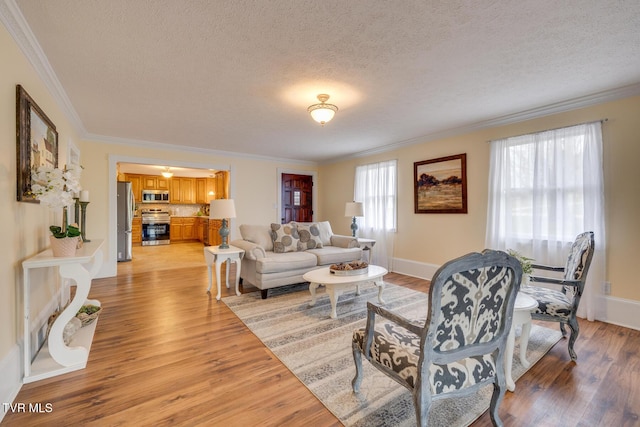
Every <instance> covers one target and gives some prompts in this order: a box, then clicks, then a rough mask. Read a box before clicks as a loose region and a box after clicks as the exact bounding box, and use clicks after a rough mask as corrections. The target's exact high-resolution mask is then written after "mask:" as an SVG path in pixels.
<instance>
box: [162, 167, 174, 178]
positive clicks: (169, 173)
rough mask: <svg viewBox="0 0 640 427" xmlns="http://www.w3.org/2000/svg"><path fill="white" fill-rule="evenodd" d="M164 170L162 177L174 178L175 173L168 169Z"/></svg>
mask: <svg viewBox="0 0 640 427" xmlns="http://www.w3.org/2000/svg"><path fill="white" fill-rule="evenodd" d="M164 169H165V170H164V171H162V176H164V177H165V178H171V177H172V176H173V172H170V171H169V168H168V167H166V168H164Z"/></svg>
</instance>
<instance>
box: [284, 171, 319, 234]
mask: <svg viewBox="0 0 640 427" xmlns="http://www.w3.org/2000/svg"><path fill="white" fill-rule="evenodd" d="M281 208H282V218H280V221H281V222H282V224H286V223H288V222H290V221H298V222H311V221H313V177H312V176H311V175H295V174H288V173H283V174H282V207H281Z"/></svg>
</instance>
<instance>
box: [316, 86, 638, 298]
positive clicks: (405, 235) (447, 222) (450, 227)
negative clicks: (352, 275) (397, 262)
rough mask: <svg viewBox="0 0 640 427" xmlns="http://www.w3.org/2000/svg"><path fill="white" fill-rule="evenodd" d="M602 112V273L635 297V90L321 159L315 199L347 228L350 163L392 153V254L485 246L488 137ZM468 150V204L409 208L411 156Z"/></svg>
mask: <svg viewBox="0 0 640 427" xmlns="http://www.w3.org/2000/svg"><path fill="white" fill-rule="evenodd" d="M601 118H608V121H607V122H606V123H604V125H603V139H604V175H605V199H606V215H607V219H606V228H607V251H608V252H607V267H606V268H607V278H608V281H610V282H611V283H612V294H611V295H612V296H613V297H619V298H624V299H630V300H634V301H640V286H638V285H637V283H638V280H637V274H636V272H635V268H634V263H635V262H636V260H635V258H636V256H637V254H638V241H640V220H639V219H638V218H640V191H638V183H640V168H639V167H638V166H637V162H638V159H640V120H639V118H640V97H632V98H628V99H623V100H619V101H616V102H608V103H603V104H600V105H596V106H593V107H589V108H583V109H580V110H575V111H571V112H567V113H562V114H556V115H552V116H548V117H544V118H540V119H535V120H530V121H527V122H522V123H517V124H512V125H508V126H500V127H495V128H492V129H485V130H481V131H476V132H472V133H469V134H465V135H460V136H456V137H452V138H447V139H442V140H437V141H430V142H425V143H422V144H416V145H411V146H407V147H404V148H400V149H397V150H394V151H391V152H387V153H384V154H378V155H375V156H370V157H362V158H357V159H351V160H348V161H344V162H339V163H334V164H329V165H323V166H322V167H321V168H320V172H319V177H320V179H319V181H320V183H321V189H322V190H323V191H321V196H320V204H321V205H322V206H324V207H325V213H326V215H327V216H328V217H329V218H330V219H331V220H332V222H333V223H334V224H335V226H334V229H336V230H337V231H339V232H342V233H347V232H348V231H349V221H348V219H345V218H344V216H343V215H344V203H345V202H346V201H348V200H351V199H352V198H353V186H352V185H344V183H349V184H351V183H352V182H353V179H354V173H355V167H356V166H357V165H361V164H367V163H372V162H375V161H380V160H389V159H397V160H398V169H399V176H398V185H399V192H398V232H397V235H396V240H395V253H394V257H395V258H398V259H405V260H410V261H416V262H421V263H427V264H436V265H441V264H442V263H444V262H446V261H447V260H449V259H451V258H454V257H457V256H459V255H462V254H464V253H466V252H469V251H477V250H481V249H483V247H484V241H485V228H486V218H487V212H486V211H487V189H488V176H489V175H488V174H489V169H488V168H489V144H488V143H487V141H489V140H492V139H498V138H504V137H508V136H513V135H520V134H523V133H530V132H536V131H541V130H545V129H552V128H556V127H561V126H569V125H572V124H577V123H582V122H586V121H592V120H599V119H601ZM460 153H467V180H468V210H469V213H468V214H466V215H464V214H414V208H413V163H414V162H416V161H421V160H427V159H432V158H437V157H443V156H448V155H454V154H460ZM596 238H597V237H596Z"/></svg>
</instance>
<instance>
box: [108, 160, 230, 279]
mask: <svg viewBox="0 0 640 427" xmlns="http://www.w3.org/2000/svg"><path fill="white" fill-rule="evenodd" d="M118 163H140V164H146V165H166V166H168V167H183V168H193V169H216V170H224V171H228V172H229V198H233V196H234V195H235V194H236V179H235V173H234V169H235V168H234V167H233V166H232V165H230V164H220V163H215V164H210V163H206V164H205V163H196V162H181V161H176V160H167V159H158V158H151V157H132V156H122V155H117V154H109V172H108V174H109V175H108V192H109V200H108V209H109V217H108V223H109V229H108V231H107V242H106V243H107V247H106V248H105V249H104V253H105V260H104V263H103V265H102V268H101V269H100V272H99V273H98V274H97V276H96V277H115V276H116V275H117V274H118V258H117V252H118V244H117V242H118V230H117V228H116V219H117V211H118V200H117V199H118V195H117V186H116V182H117V180H118V168H117V166H118ZM229 229H230V230H231V234H230V236H229V238H230V240H231V239H233V238H235V229H236V227H235V218H231V222H230V224H229Z"/></svg>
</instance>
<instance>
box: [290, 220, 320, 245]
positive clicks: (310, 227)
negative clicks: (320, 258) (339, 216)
mask: <svg viewBox="0 0 640 427" xmlns="http://www.w3.org/2000/svg"><path fill="white" fill-rule="evenodd" d="M296 228H297V229H298V236H299V237H300V240H299V241H298V250H299V251H306V250H307V249H320V248H321V247H322V240H321V239H320V229H319V228H318V224H300V223H297V224H296Z"/></svg>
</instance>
